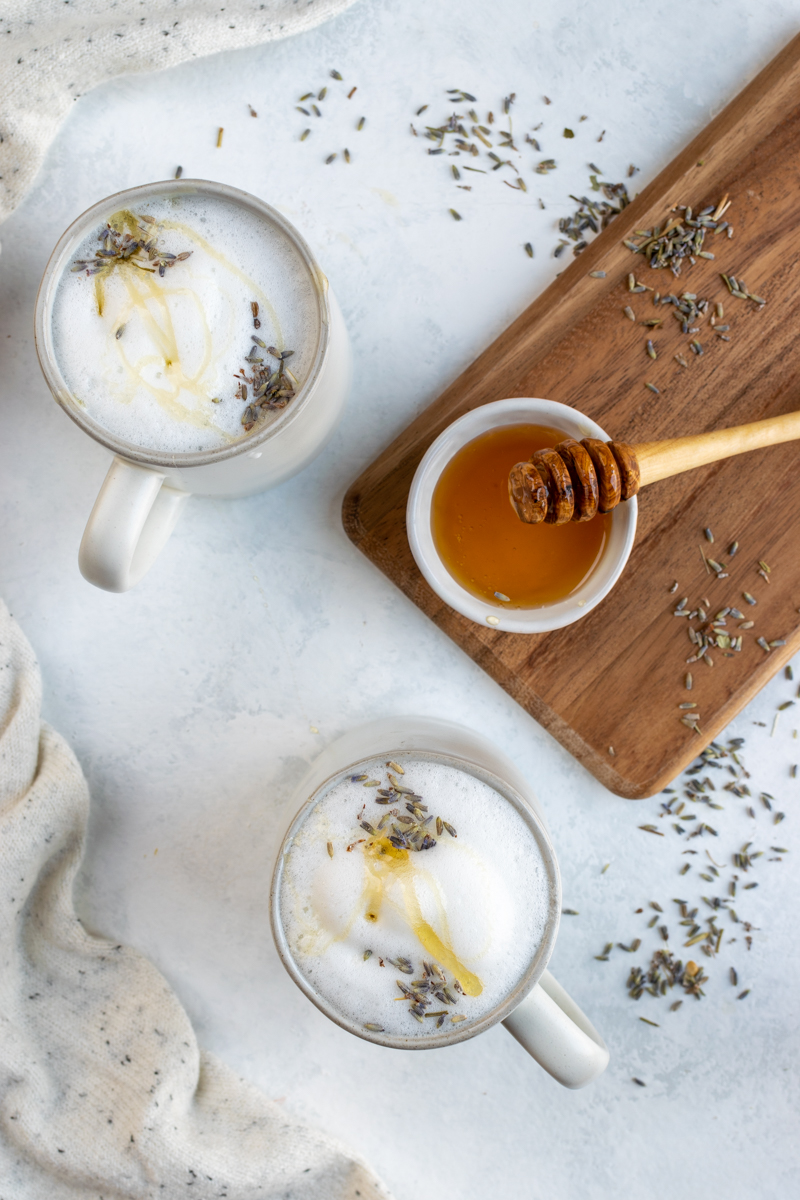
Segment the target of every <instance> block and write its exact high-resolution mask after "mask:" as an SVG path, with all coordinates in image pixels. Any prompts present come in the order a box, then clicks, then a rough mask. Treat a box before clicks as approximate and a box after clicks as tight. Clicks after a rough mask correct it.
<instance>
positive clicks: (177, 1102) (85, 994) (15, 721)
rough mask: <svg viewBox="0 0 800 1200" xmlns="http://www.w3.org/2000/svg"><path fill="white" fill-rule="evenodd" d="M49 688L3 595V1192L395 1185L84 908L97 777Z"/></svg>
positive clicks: (100, 1194) (95, 1194) (38, 1198)
mask: <svg viewBox="0 0 800 1200" xmlns="http://www.w3.org/2000/svg"><path fill="white" fill-rule="evenodd" d="M40 692H41V681H40V676H39V670H38V667H37V664H36V660H35V658H34V655H33V651H32V650H31V647H30V645H29V644H28V642H27V641H26V640H25V638H24V636H23V635H22V633H21V632H20V630H19V628H18V626H17V625H16V624H15V623H14V621H13V620H12V619H11V617H10V616H9V614H8V610H7V609H6V608H5V606H4V605H3V604H2V602H0V1200H122V1198H123V1197H124V1198H126V1200H128V1198H130V1200H134V1198H135V1200H155V1198H156V1197H158V1198H159V1200H172V1198H173V1197H178V1196H181V1197H184V1196H189V1197H191V1198H192V1200H211V1198H212V1197H214V1198H215V1200H216V1198H217V1197H228V1200H289V1198H291V1200H356V1198H357V1197H360V1198H362V1200H378V1197H387V1196H388V1192H387V1191H386V1190H385V1188H384V1187H383V1186H382V1185H381V1184H380V1183H379V1182H378V1181H377V1180H376V1178H375V1177H374V1176H373V1175H372V1173H371V1172H370V1171H369V1169H368V1168H367V1167H365V1166H364V1165H362V1164H361V1163H360V1162H358V1161H357V1160H356V1159H354V1157H353V1156H352V1155H350V1154H349V1153H348V1152H347V1151H346V1150H345V1149H344V1148H343V1147H342V1146H340V1145H339V1144H337V1143H336V1142H335V1141H333V1140H332V1139H331V1138H329V1137H327V1136H325V1135H323V1134H320V1133H317V1132H315V1131H313V1130H310V1129H308V1128H306V1127H304V1126H302V1125H299V1124H297V1123H296V1122H294V1121H292V1120H290V1119H287V1116H286V1113H285V1112H284V1111H283V1110H282V1109H281V1108H280V1107H279V1106H278V1105H277V1104H275V1103H273V1102H272V1101H270V1100H268V1099H267V1098H266V1097H265V1096H263V1095H261V1093H260V1092H258V1091H257V1089H255V1088H254V1087H252V1086H250V1085H249V1084H246V1083H244V1082H243V1081H242V1080H241V1079H239V1078H238V1077H237V1076H236V1075H234V1073H233V1072H232V1071H231V1070H230V1069H229V1068H228V1067H226V1066H224V1065H223V1064H222V1063H221V1062H220V1061H218V1060H217V1059H215V1058H214V1057H212V1056H211V1055H209V1054H206V1053H203V1052H202V1051H201V1050H199V1049H198V1046H197V1042H196V1040H195V1037H194V1034H193V1032H192V1028H191V1025H190V1024H189V1019H188V1017H187V1016H186V1014H185V1012H184V1011H183V1009H182V1008H181V1006H180V1004H179V1003H178V1000H177V998H176V997H175V995H174V993H173V992H172V991H171V990H170V988H169V986H168V985H167V983H166V981H165V980H164V979H163V978H162V976H161V975H160V974H159V973H158V971H157V970H156V969H155V967H153V966H152V964H151V963H149V962H148V961H147V960H146V959H145V958H143V957H142V955H140V954H138V953H136V952H135V951H133V950H131V949H129V948H127V947H125V946H120V945H115V944H114V943H113V942H108V941H105V940H103V939H101V938H97V937H92V936H90V935H89V934H88V933H87V932H86V930H85V929H84V928H83V926H82V925H81V924H80V922H79V921H78V918H77V916H76V914H75V911H74V908H73V901H72V886H73V880H74V878H75V873H76V871H77V870H78V867H79V865H80V860H81V855H82V852H83V844H84V833H85V828H86V819H87V815H88V810H89V797H88V790H87V786H86V782H85V780H84V778H83V775H82V773H81V770H80V767H79V766H78V763H77V762H76V760H75V757H74V755H73V754H72V752H71V750H70V749H69V747H68V746H67V744H66V742H65V741H64V739H63V738H62V737H60V736H59V735H58V734H57V733H55V732H53V730H51V729H49V728H48V727H47V726H44V725H41V723H40V717H39V706H40ZM189 1188H190V1189H191V1190H190V1191H189V1190H187V1189H189Z"/></svg>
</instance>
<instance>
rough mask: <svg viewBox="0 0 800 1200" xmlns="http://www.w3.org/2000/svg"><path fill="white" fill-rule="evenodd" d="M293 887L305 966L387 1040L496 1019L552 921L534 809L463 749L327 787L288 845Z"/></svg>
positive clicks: (331, 1002)
mask: <svg viewBox="0 0 800 1200" xmlns="http://www.w3.org/2000/svg"><path fill="white" fill-rule="evenodd" d="M279 888H280V890H279V895H278V903H279V911H280V921H281V923H282V926H283V931H284V934H285V941H286V946H287V948H288V951H289V953H290V955H291V957H292V959H293V961H294V964H295V966H296V968H297V970H298V972H299V973H300V974H301V975H302V976H303V977H304V978H305V980H306V981H307V983H308V985H310V987H311V988H312V989H313V990H314V992H315V993H316V994H317V995H318V996H319V997H320V998H321V999H322V1000H323V1001H324V1002H325V1004H326V1005H327V1006H328V1008H329V1009H331V1010H333V1011H334V1012H335V1013H337V1014H338V1015H339V1017H340V1018H341V1019H342V1020H343V1021H344V1022H345V1023H346V1024H348V1025H349V1026H350V1027H351V1028H353V1029H354V1031H355V1030H356V1029H358V1030H361V1031H363V1036H366V1037H368V1038H369V1037H372V1038H373V1040H376V1041H380V1040H381V1039H382V1037H383V1038H385V1039H387V1040H388V1039H391V1038H395V1039H396V1038H407V1039H414V1040H421V1041H422V1042H424V1041H425V1040H426V1039H428V1038H430V1037H434V1036H440V1035H441V1034H443V1033H445V1034H446V1033H447V1032H448V1031H450V1030H452V1029H453V1027H454V1026H460V1027H461V1028H465V1026H464V1025H463V1023H464V1022H478V1021H481V1020H482V1019H483V1018H485V1017H487V1016H488V1015H489V1014H490V1013H492V1012H493V1011H494V1010H495V1009H496V1008H497V1007H498V1006H499V1005H500V1004H502V1003H503V1001H504V1000H505V999H506V997H508V996H509V995H510V994H511V993H512V992H513V990H514V988H515V987H516V986H517V984H518V983H519V982H520V980H521V979H522V978H523V976H524V975H525V972H526V971H527V969H528V967H529V965H530V963H531V961H532V959H533V958H534V956H535V954H536V952H537V949H538V947H539V946H540V945H541V943H542V941H543V939H544V937H545V935H546V931H547V929H548V923H549V922H552V913H551V911H550V908H551V904H552V889H551V883H550V878H549V875H548V870H547V868H546V865H545V862H544V860H543V857H542V853H541V851H540V848H539V845H538V843H537V840H536V837H535V835H534V832H533V830H532V828H531V826H530V825H529V824H528V822H527V821H526V820H525V818H524V817H523V816H522V814H521V813H520V812H519V811H518V810H517V808H516V807H515V806H514V805H513V804H511V803H510V801H509V800H508V799H507V798H506V797H505V796H503V795H502V794H500V793H499V792H498V791H496V790H495V788H494V787H492V786H491V785H490V784H489V783H488V782H486V781H485V780H483V779H481V778H479V777H478V776H477V775H474V774H472V773H471V772H469V771H468V770H467V769H465V766H464V764H459V763H458V760H452V759H447V758H445V757H443V756H439V755H434V754H427V753H425V752H422V751H415V752H413V753H409V754H407V755H400V756H399V757H398V759H397V760H392V761H389V762H387V760H386V758H385V756H384V757H382V758H372V759H367V760H364V761H363V762H361V763H360V764H359V765H358V766H357V767H355V768H352V767H351V768H349V769H348V770H347V772H346V773H343V774H339V775H338V776H335V777H334V778H333V779H332V780H330V781H329V782H328V783H327V784H325V785H323V787H322V788H321V789H320V791H319V793H318V794H317V795H316V797H314V798H313V800H312V802H311V805H310V808H309V809H308V811H307V813H306V815H305V817H304V819H303V820H302V821H301V822H300V823H299V825H297V826H296V827H295V829H294V833H293V835H292V836H291V837H290V838H289V840H288V842H287V843H286V844H285V846H284V850H283V862H282V870H281V872H280V883H279Z"/></svg>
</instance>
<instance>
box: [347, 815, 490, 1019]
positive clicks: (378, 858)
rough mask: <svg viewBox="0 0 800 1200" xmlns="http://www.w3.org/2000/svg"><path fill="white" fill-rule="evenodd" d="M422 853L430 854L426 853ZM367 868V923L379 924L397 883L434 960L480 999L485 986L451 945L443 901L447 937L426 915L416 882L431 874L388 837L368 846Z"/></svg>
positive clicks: (407, 913)
mask: <svg viewBox="0 0 800 1200" xmlns="http://www.w3.org/2000/svg"><path fill="white" fill-rule="evenodd" d="M418 853H419V852H418ZM422 853H427V852H426V851H423V852H422ZM364 867H365V869H366V873H367V881H366V884H365V887H364V894H363V903H364V905H365V909H364V913H365V917H366V919H367V920H368V921H372V922H373V923H374V922H375V921H377V920H378V918H379V916H380V910H381V905H382V904H383V902H384V900H386V901H387V902H388V903H390V904H393V901H391V900H390V898H389V897H388V896H387V894H386V893H387V887H388V885H389V884H390V883H391V882H392V881H394V880H396V881H397V882H398V883H399V885H400V890H401V892H402V896H403V909H402V910H400V911H401V914H402V916H403V917H404V919H405V920H406V922H407V923H408V926H409V928H410V929H411V930H412V932H413V933H414V934H415V935H416V937H417V938H418V939H419V941H420V942H421V943H422V945H423V946H424V948H425V950H426V951H427V952H428V954H429V955H430V956H431V958H433V959H435V961H436V962H438V963H439V965H440V966H442V967H445V968H446V969H447V970H448V971H449V972H450V974H451V975H453V976H454V977H455V978H456V979H457V980H458V982H459V983H460V984H461V987H462V988H463V989H464V991H465V992H466V994H467V995H468V996H480V994H481V992H482V991H483V984H482V983H481V981H480V979H479V978H478V976H477V975H474V974H473V973H472V971H470V970H469V969H468V968H467V967H465V966H464V964H463V963H462V962H461V960H460V959H459V958H458V956H457V955H456V953H455V951H454V949H453V946H452V943H451V941H450V933H449V930H448V926H447V916H446V914H445V911H444V906H443V905H442V903H441V901H439V904H438V907H439V919H440V922H441V930H442V934H443V937H440V936H439V934H437V933H436V931H435V929H434V928H433V926H432V925H430V924H429V922H428V921H426V920H425V918H424V917H423V915H422V909H421V907H420V903H419V898H418V897H417V890H416V880H417V879H418V878H421V877H423V876H425V877H427V878H428V880H429V881H430V875H429V872H427V871H424V870H421V869H418V868H417V867H415V865H414V863H413V862H412V860H411V852H410V851H408V850H400V849H398V848H397V847H396V846H393V845H392V843H391V842H390V841H389V839H388V838H386V837H380V838H373V839H370V840H369V841H368V842H366V844H365V845H364ZM437 890H438V889H437ZM393 907H395V908H397V907H398V906H397V905H394V904H393ZM350 925H352V921H351V922H350V923H349V925H348V931H347V932H349V928H350ZM344 936H346V934H342V935H340V938H337V941H338V940H341V939H342V938H343V937H344Z"/></svg>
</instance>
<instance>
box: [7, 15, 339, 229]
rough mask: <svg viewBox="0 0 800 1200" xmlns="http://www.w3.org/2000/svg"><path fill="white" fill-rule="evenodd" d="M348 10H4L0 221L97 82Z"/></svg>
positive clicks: (271, 37) (279, 34) (268, 38)
mask: <svg viewBox="0 0 800 1200" xmlns="http://www.w3.org/2000/svg"><path fill="white" fill-rule="evenodd" d="M352 3H353V0H5V2H4V4H3V6H2V9H0V221H4V220H5V218H6V217H7V216H9V215H10V214H11V213H12V212H13V210H14V209H15V208H16V206H17V205H18V204H19V202H20V200H21V199H22V197H23V196H24V195H25V193H26V191H27V190H28V188H29V187H30V186H31V184H32V183H33V180H34V177H35V176H36V172H37V171H38V170H39V167H40V166H41V164H42V160H43V159H44V156H45V153H46V151H47V148H48V146H49V145H50V143H51V142H52V140H53V138H54V137H55V135H56V133H57V131H58V127H59V125H60V124H61V122H62V121H63V120H64V117H65V116H66V115H67V113H68V112H69V110H70V108H71V107H72V105H73V104H74V102H75V101H76V100H77V99H78V97H79V96H81V95H82V94H83V93H84V92H88V91H90V90H91V89H92V88H93V87H95V86H96V85H97V84H98V83H102V81H103V80H104V79H112V78H113V77H114V76H115V75H122V74H124V73H126V72H129V71H153V70H158V69H160V68H163V67H174V66H175V64H176V63H180V62H184V61H185V60H186V59H189V58H202V57H203V56H204V55H206V54H216V53H217V51H219V50H237V49H239V48H240V47H242V46H254V45H257V44H258V43H260V42H272V41H275V40H277V39H278V38H284V37H288V36H289V35H290V34H293V33H301V32H302V31H303V30H305V29H312V28H313V27H314V26H315V25H319V24H320V23H321V22H322V21H325V20H327V19H328V17H332V16H335V15H336V14H337V13H340V12H342V11H343V10H344V9H346V8H349V6H350V5H351V4H352Z"/></svg>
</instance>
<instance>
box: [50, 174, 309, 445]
mask: <svg viewBox="0 0 800 1200" xmlns="http://www.w3.org/2000/svg"><path fill="white" fill-rule="evenodd" d="M142 216H144V217H150V218H153V220H152V221H150V222H148V223H147V224H146V226H145V228H146V229H147V231H148V233H149V234H150V236H151V237H155V238H156V239H157V250H158V252H162V251H164V252H167V253H169V254H172V255H176V256H177V255H178V254H181V253H183V252H185V251H191V255H190V257H189V258H187V259H185V260H182V261H180V262H176V263H175V264H174V265H173V266H172V267H170V268H169V269H168V270H165V272H164V275H163V277H162V276H160V275H159V274H158V272H157V271H148V270H144V269H141V268H139V267H137V266H135V265H132V264H130V263H124V264H121V265H119V264H118V265H115V266H113V267H111V268H110V269H108V270H105V269H104V270H103V271H101V272H100V273H99V274H98V275H93V276H92V275H87V273H86V271H85V270H73V269H72V268H73V266H74V265H75V264H76V263H77V262H78V261H82V260H92V259H93V258H94V257H95V256H96V254H97V252H98V250H99V249H102V247H103V244H104V243H103V242H102V241H101V240H100V236H101V234H102V231H103V228H104V226H103V224H102V223H98V226H97V227H96V228H95V229H93V230H92V232H91V233H90V234H88V235H87V237H86V238H85V239H84V241H83V242H82V243H81V245H80V246H79V248H78V250H77V251H76V253H75V254H74V256H73V259H72V260H71V263H70V264H69V265H68V266H67V267H66V268H65V271H64V273H63V275H62V277H61V279H60V280H59V282H58V286H57V290H56V294H55V297H54V303H53V309H52V332H53V347H54V350H55V356H56V359H57V361H58V363H59V366H60V368H61V371H62V374H63V376H64V380H65V382H66V384H67V386H68V387H69V389H70V391H71V393H72V395H73V397H74V398H75V400H76V401H77V402H78V403H79V404H80V405H82V406H83V407H84V408H85V410H86V411H87V412H88V414H89V415H90V416H91V417H93V418H94V420H96V421H97V422H98V423H99V424H100V425H102V426H103V427H104V428H105V429H106V430H107V431H108V432H109V433H111V434H114V435H115V436H117V437H120V438H122V439H124V440H125V441H127V442H131V443H133V444H134V445H136V446H138V447H141V448H142V449H157V450H165V451H168V452H169V451H171V452H177V453H181V452H192V451H198V450H214V449H218V448H220V447H224V446H228V445H231V444H232V443H234V442H236V441H238V440H240V439H241V438H242V437H246V436H247V433H246V431H245V430H244V429H243V426H242V415H243V413H244V411H245V409H246V406H247V405H246V401H245V400H244V399H242V398H237V397H236V396H235V392H236V389H237V387H238V386H239V380H236V379H234V373H235V372H240V371H242V370H243V369H244V370H245V372H246V373H247V374H250V371H249V364H248V363H247V362H246V361H245V356H246V355H248V354H250V352H251V350H252V348H253V344H254V343H253V342H252V335H253V334H256V336H258V337H259V338H260V339H261V340H262V341H263V342H264V343H265V345H266V346H274V347H275V348H276V349H278V350H279V351H283V350H293V351H294V354H293V356H292V357H291V358H290V359H287V362H286V366H287V367H288V368H289V369H290V370H291V372H292V375H293V376H294V377H295V379H296V380H297V386H296V391H299V388H300V386H302V384H303V382H304V381H305V380H306V378H307V377H308V374H309V372H310V370H311V368H312V365H313V363H314V358H315V354H316V350H317V344H318V340H319V310H318V301H317V292H316V288H315V283H314V280H313V278H312V276H311V272H310V270H309V268H308V266H307V265H306V263H305V262H304V260H303V258H302V257H301V255H300V253H299V252H298V250H297V249H296V248H295V247H294V246H293V245H292V243H291V242H290V241H289V240H288V239H287V237H286V235H285V234H284V233H283V232H282V231H281V230H280V229H279V228H278V227H277V226H276V225H274V224H272V222H270V221H269V220H268V219H266V218H265V217H260V216H258V215H257V214H256V213H254V212H252V211H251V210H250V209H248V208H245V207H244V206H241V205H239V204H237V203H235V202H234V201H226V200H222V199H220V198H218V197H215V196H209V195H202V194H194V195H192V194H190V193H180V192H176V193H174V194H173V195H170V196H165V197H154V198H153V199H150V200H147V199H146V200H143V201H141V202H140V203H138V204H137V205H135V207H134V209H133V210H132V211H131V212H128V213H126V211H125V210H121V212H118V213H114V212H113V211H112V210H111V209H109V213H108V218H107V219H108V220H109V221H111V223H112V224H115V225H116V226H117V227H119V228H120V229H125V228H134V229H135V228H136V225H135V224H134V223H133V218H137V219H138V221H139V224H140V225H141V224H142V222H141V218H142ZM126 219H127V225H126V223H125V222H126ZM151 231H153V232H152V233H151ZM253 301H255V302H256V303H257V304H258V320H259V321H260V323H261V327H260V329H255V328H254V324H253V311H252V308H251V304H252V302H253ZM258 353H260V354H263V353H264V352H263V351H261V350H259V351H258ZM266 361H270V360H269V359H267V360H266ZM275 365H277V364H275ZM250 398H251V399H252V389H251V396H250ZM215 401H218V402H217V403H215ZM294 403H296V400H294V399H293V400H290V401H289V403H288V405H287V408H285V409H283V410H282V412H287V411H291V406H292V404H294ZM282 412H281V411H274V412H269V413H266V414H265V415H264V417H263V420H266V421H268V422H273V421H275V420H279V419H280V417H281V415H282ZM261 428H263V424H262V423H261V421H259V423H257V424H256V425H255V428H254V430H253V431H252V432H258V431H259V430H260V429H261Z"/></svg>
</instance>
